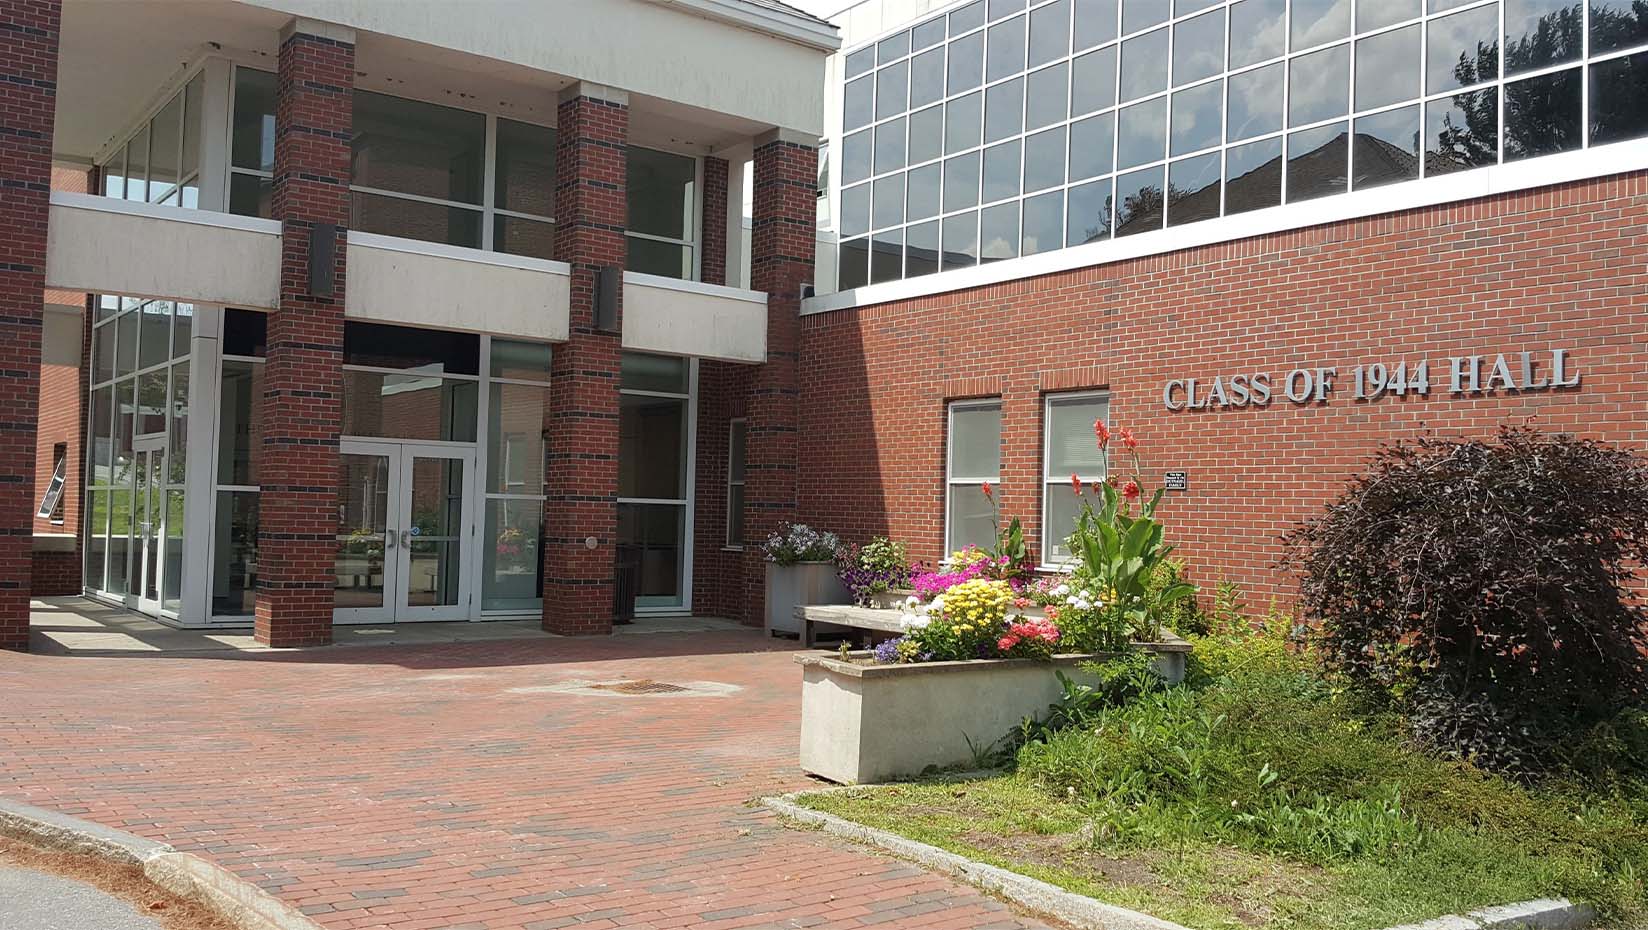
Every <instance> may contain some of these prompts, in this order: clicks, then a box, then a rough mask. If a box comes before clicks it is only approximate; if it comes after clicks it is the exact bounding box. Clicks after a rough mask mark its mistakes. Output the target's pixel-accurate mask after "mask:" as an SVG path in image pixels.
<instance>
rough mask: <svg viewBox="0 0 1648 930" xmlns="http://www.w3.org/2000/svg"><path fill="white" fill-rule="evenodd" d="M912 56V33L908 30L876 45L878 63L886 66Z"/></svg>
mask: <svg viewBox="0 0 1648 930" xmlns="http://www.w3.org/2000/svg"><path fill="white" fill-rule="evenodd" d="M908 54H910V31H909V30H908V29H906V30H905V31H903V32H900V33H898V34H896V35H890V36H888V37H887V38H885V39H882V40H881V41H880V42H877V43H876V61H877V62H879V63H881V64H886V63H887V62H889V61H895V60H897V59H900V58H903V57H904V56H905V55H908Z"/></svg>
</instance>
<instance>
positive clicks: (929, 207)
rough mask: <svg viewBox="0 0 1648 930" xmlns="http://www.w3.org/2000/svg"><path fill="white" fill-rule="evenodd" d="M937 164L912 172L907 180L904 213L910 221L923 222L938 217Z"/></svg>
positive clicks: (907, 176) (938, 169)
mask: <svg viewBox="0 0 1648 930" xmlns="http://www.w3.org/2000/svg"><path fill="white" fill-rule="evenodd" d="M940 170H941V168H940V166H939V165H937V164H931V165H924V166H922V167H920V168H916V169H914V170H912V171H911V172H910V173H909V174H908V175H906V176H905V177H906V179H907V182H908V183H907V185H906V186H907V188H908V189H907V190H906V192H905V201H904V203H905V212H906V213H907V214H908V216H909V218H910V219H912V220H924V219H927V218H928V217H930V216H937V215H938V190H939V183H938V182H939V171H940Z"/></svg>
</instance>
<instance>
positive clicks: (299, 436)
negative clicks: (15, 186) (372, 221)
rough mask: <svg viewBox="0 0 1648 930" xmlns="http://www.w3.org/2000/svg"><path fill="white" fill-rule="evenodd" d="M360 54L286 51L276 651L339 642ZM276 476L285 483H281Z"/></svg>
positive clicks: (263, 574) (261, 531)
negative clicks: (325, 281)
mask: <svg viewBox="0 0 1648 930" xmlns="http://www.w3.org/2000/svg"><path fill="white" fill-rule="evenodd" d="M354 80H355V49H354V46H353V45H351V44H349V43H347V42H339V41H337V40H334V39H328V38H324V37H321V36H315V35H309V34H306V33H303V32H301V31H294V32H292V33H291V34H289V35H287V36H286V37H285V38H284V39H283V41H282V42H281V45H280V60H279V72H278V77H277V85H276V99H275V178H274V182H275V183H274V200H273V213H274V217H275V218H276V219H278V220H280V222H281V228H282V236H281V268H280V307H279V309H277V310H276V311H275V312H274V313H272V314H270V315H269V348H268V361H267V363H266V364H265V367H264V394H263V400H262V411H261V417H262V441H263V449H262V454H263V462H262V466H261V467H262V471H263V473H264V474H265V475H268V476H269V477H270V480H269V481H268V482H266V483H265V485H264V487H263V491H262V493H261V494H260V495H259V502H258V563H259V565H258V591H257V617H256V635H257V639H258V641H259V642H262V643H267V644H269V645H271V646H308V645H317V644H320V643H326V642H330V641H331V639H332V607H333V587H334V582H335V575H334V569H333V561H334V557H335V549H336V544H335V542H334V541H333V540H334V538H335V536H334V534H335V533H336V532H337V499H338V436H339V434H340V433H341V431H342V427H343V403H342V400H343V399H342V392H343V367H342V366H343V352H342V351H341V348H340V347H341V346H342V345H343V306H344V288H345V281H346V275H345V270H346V267H347V258H348V256H347V237H348V233H347V228H348V224H349V142H350V134H351V132H352V127H353V122H354V115H353V93H354V91H353V88H354ZM321 223H330V224H333V225H334V226H335V227H336V232H335V236H336V240H335V242H334V246H333V263H334V264H333V275H334V278H333V280H334V286H333V289H332V293H331V294H330V295H328V296H324V297H320V296H315V295H313V294H310V293H309V282H310V275H309V240H310V230H311V228H312V227H313V226H314V225H316V224H321ZM277 478H278V481H277V480H276V479H277Z"/></svg>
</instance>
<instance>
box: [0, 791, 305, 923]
mask: <svg viewBox="0 0 1648 930" xmlns="http://www.w3.org/2000/svg"><path fill="white" fill-rule="evenodd" d="M0 836H7V837H11V838H12V839H17V840H22V841H24V842H26V843H30V844H32V845H35V846H40V847H43V848H45V849H52V850H56V851H58V852H66V853H75V854H78V855H87V856H97V857H99V858H102V859H107V860H109V861H110V862H115V863H118V864H120V865H132V866H137V867H138V868H140V869H142V870H143V874H144V876H145V877H146V878H148V879H149V881H152V882H154V883H155V884H156V885H158V886H160V887H161V888H164V889H166V890H167V891H169V892H171V893H172V894H175V895H177V896H178V897H180V898H186V899H188V900H191V901H198V902H200V903H201V904H204V905H205V906H206V907H207V908H209V909H211V910H212V911H214V912H216V913H217V914H218V915H219V916H221V917H223V918H224V919H225V920H227V921H229V922H230V923H232V924H234V925H235V926H236V927H239V928H241V930H320V927H319V926H318V925H317V924H316V923H315V922H314V921H312V920H310V919H309V918H308V917H305V916H304V915H303V914H302V913H301V912H299V911H298V910H297V909H296V908H294V907H292V906H291V905H290V904H287V903H286V902H284V901H281V900H280V899H278V898H275V897H274V896H272V895H270V894H269V893H268V892H266V891H264V890H263V889H262V888H259V887H258V886H256V885H254V884H252V883H251V882H248V881H246V880H244V879H242V878H239V877H238V876H236V875H235V874H234V873H233V872H230V871H229V870H228V869H225V868H223V867H222V866H219V865H214V864H212V863H210V862H207V861H206V860H205V859H202V858H200V857H199V856H194V855H190V854H188V853H180V852H178V851H177V850H175V849H173V848H172V847H170V846H168V845H166V844H165V843H157V842H155V841H153V840H146V839H143V838H142V837H140V836H133V835H132V834H130V833H124V832H122V831H120V830H114V829H111V828H109V827H105V826H103V825H101V824H96V823H92V822H90V821H86V820H81V819H79V818H77V817H70V816H68V815H66V814H59V813H57V812H56V811H50V810H46V809H45V808H41V807H35V806H33V805H32V804H24V803H23V802H21V801H12V800H9V799H7V798H0Z"/></svg>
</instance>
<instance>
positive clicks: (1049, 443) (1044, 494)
mask: <svg viewBox="0 0 1648 930" xmlns="http://www.w3.org/2000/svg"><path fill="white" fill-rule="evenodd" d="M1094 400H1102V401H1104V422H1105V425H1106V426H1109V424H1110V392H1109V391H1061V392H1059V393H1056V394H1044V395H1042V406H1041V475H1042V482H1041V565H1040V566H1039V567H1040V568H1041V569H1043V570H1046V571H1069V570H1070V568H1071V566H1072V565H1073V562H1074V557H1073V556H1065V557H1064V558H1063V559H1060V560H1055V559H1054V558H1053V538H1052V536H1050V535H1049V533H1050V531H1051V525H1050V521H1049V520H1048V506H1047V504H1048V501H1050V500H1052V494H1053V491H1054V488H1055V487H1062V488H1063V489H1064V490H1065V491H1066V493H1072V492H1071V491H1070V476H1069V475H1054V474H1053V473H1052V471H1051V468H1052V463H1053V454H1052V453H1053V429H1052V425H1053V408H1054V407H1056V406H1059V405H1061V404H1065V403H1082V402H1085V401H1094ZM1089 429H1090V430H1091V428H1089ZM1095 441H1096V439H1095ZM1076 477H1078V478H1080V479H1081V483H1082V487H1084V488H1087V487H1090V486H1091V485H1092V484H1093V482H1095V481H1104V480H1106V479H1107V478H1109V477H1110V452H1109V450H1108V449H1107V450H1105V455H1104V472H1103V473H1101V474H1096V475H1094V474H1088V475H1083V474H1080V473H1078V474H1077V475H1076ZM1065 535H1069V534H1068V533H1066V534H1065ZM1061 538H1062V537H1061Z"/></svg>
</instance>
